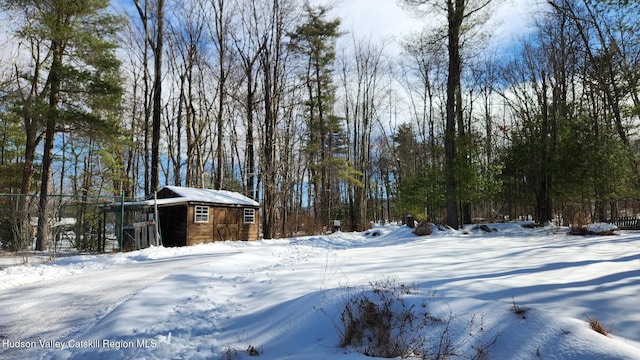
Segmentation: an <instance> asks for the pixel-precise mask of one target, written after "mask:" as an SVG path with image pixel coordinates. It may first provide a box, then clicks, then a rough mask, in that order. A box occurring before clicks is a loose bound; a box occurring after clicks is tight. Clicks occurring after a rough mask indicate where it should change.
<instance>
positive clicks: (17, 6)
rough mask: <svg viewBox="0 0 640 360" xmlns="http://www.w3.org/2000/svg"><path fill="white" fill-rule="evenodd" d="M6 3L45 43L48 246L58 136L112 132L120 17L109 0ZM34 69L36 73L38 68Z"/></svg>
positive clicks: (41, 225) (42, 244) (43, 199)
mask: <svg viewBox="0 0 640 360" xmlns="http://www.w3.org/2000/svg"><path fill="white" fill-rule="evenodd" d="M1 4H2V7H3V8H4V9H6V10H8V11H10V12H11V13H12V14H13V15H15V16H16V18H21V19H22V21H23V24H22V25H21V28H20V29H19V31H18V35H19V36H20V37H22V38H24V39H37V40H38V41H40V42H41V43H42V44H44V45H45V52H46V59H48V60H47V61H46V62H44V63H43V65H44V67H43V69H42V71H40V72H39V75H42V77H41V78H39V79H35V81H39V82H41V84H42V86H41V90H40V93H39V96H38V97H39V98H40V99H45V103H46V106H45V107H38V108H36V109H33V110H37V111H41V114H39V116H41V117H42V118H43V119H44V122H45V124H44V127H45V136H44V151H43V154H42V171H41V184H40V204H39V214H38V238H37V241H36V249H37V250H44V249H45V248H46V239H47V237H48V211H47V209H48V200H47V196H48V195H49V191H50V182H51V172H52V165H53V147H54V143H55V141H56V140H55V139H56V134H57V133H58V132H60V131H61V130H63V129H64V130H65V131H89V132H97V133H101V132H113V131H114V126H113V122H112V120H113V118H110V117H109V116H107V114H112V113H113V110H114V109H115V108H116V106H117V104H118V102H119V99H120V97H121V94H122V88H121V79H120V75H119V71H118V69H119V65H120V62H119V61H118V60H117V58H116V56H115V48H116V47H115V44H114V36H115V33H116V31H117V30H118V28H119V24H121V23H122V22H121V20H120V19H119V18H118V17H116V16H114V15H112V14H110V13H109V12H108V7H109V1H107V0H3V1H2V3H1ZM34 73H35V72H34Z"/></svg>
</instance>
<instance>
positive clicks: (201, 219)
mask: <svg viewBox="0 0 640 360" xmlns="http://www.w3.org/2000/svg"><path fill="white" fill-rule="evenodd" d="M193 222H197V223H208V222H209V207H208V206H198V205H196V207H195V216H194V219H193Z"/></svg>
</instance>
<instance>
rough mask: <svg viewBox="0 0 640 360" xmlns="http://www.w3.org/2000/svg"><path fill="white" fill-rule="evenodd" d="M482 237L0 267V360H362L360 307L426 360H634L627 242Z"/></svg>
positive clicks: (243, 244)
mask: <svg viewBox="0 0 640 360" xmlns="http://www.w3.org/2000/svg"><path fill="white" fill-rule="evenodd" d="M489 226H490V227H491V228H494V229H495V230H494V231H492V232H490V233H486V232H484V231H482V230H479V229H475V230H474V229H473V228H472V227H468V228H467V229H465V230H437V229H433V233H432V234H431V235H430V236H422V237H420V236H416V235H414V234H413V233H412V232H411V230H412V229H410V228H408V227H406V226H401V225H386V226H382V227H374V228H373V229H372V230H370V231H367V232H362V233H357V232H353V233H351V232H344V233H342V232H337V233H334V234H327V235H317V236H306V237H297V238H290V239H277V240H259V241H250V242H247V241H236V242H234V241H226V242H216V243H211V244H203V245H196V246H190V247H181V248H163V247H152V248H148V249H143V250H139V251H133V252H128V253H116V254H103V255H82V256H59V258H58V259H57V260H55V261H51V262H47V263H45V264H37V263H36V258H35V257H34V258H32V259H31V263H30V264H27V265H18V266H2V264H1V263H0V319H2V322H0V358H3V359H16V360H21V359H25V360H26V359H42V360H44V359H56V360H68V359H78V360H80V359H103V360H112V359H113V360H120V359H193V360H196V359H203V360H204V359H232V360H248V359H258V360H277V359H282V360H284V359H296V360H322V359H327V360H328V359H331V360H367V359H372V358H371V357H367V356H365V355H363V351H366V350H367V346H366V344H357V343H354V344H352V346H348V347H344V348H341V347H339V342H340V335H339V334H340V333H344V329H343V327H342V325H341V314H343V311H345V309H346V305H347V304H357V303H358V302H357V301H358V300H359V299H362V298H363V297H366V298H367V299H369V301H370V302H374V303H376V304H378V306H380V307H383V306H385V305H384V304H385V302H386V303H390V304H392V306H391V307H390V308H391V309H393V310H394V313H395V314H400V313H404V314H407V315H408V316H411V317H412V318H413V321H411V322H406V321H404V324H405V326H407V327H404V328H402V329H404V330H405V333H406V334H411V335H412V336H415V337H412V338H406V344H411V345H412V346H414V349H417V350H420V351H427V353H428V354H429V355H431V356H429V357H428V358H436V356H435V353H436V352H437V350H438V344H439V343H440V341H439V340H441V339H445V340H448V341H449V345H450V346H451V349H455V352H456V353H458V354H460V356H457V357H456V356H452V357H447V358H450V359H452V360H458V359H460V360H461V359H470V358H472V356H473V355H474V354H476V353H477V349H478V348H482V349H484V350H486V351H487V352H488V358H489V359H509V360H530V359H546V360H549V359H552V360H553V359H558V360H567V359H580V360H614V359H615V360H622V359H629V360H631V359H636V360H637V359H640V313H639V312H638V300H639V296H640V270H639V267H638V265H639V264H640V233H638V232H632V231H621V232H616V235H611V236H571V235H568V234H567V228H566V227H554V226H547V227H544V228H535V229H531V228H525V227H521V226H520V224H519V223H504V224H490V225H489ZM381 296H385V298H386V299H387V300H384V299H385V298H381ZM388 300H392V301H391V302H387V301H388ZM353 301H356V302H353ZM353 308H354V307H353V306H352V309H353ZM407 310H409V312H407ZM410 314H413V315H410ZM406 318H407V317H404V316H403V317H397V318H396V319H397V320H399V319H406ZM590 319H593V320H596V321H597V322H598V323H600V324H601V325H602V326H603V327H605V328H606V329H608V330H611V331H612V332H611V333H609V334H608V335H606V336H605V335H602V334H600V333H597V332H595V331H594V330H592V329H591V328H590V326H589V323H588V322H589V320H590ZM402 323H403V322H402V321H398V322H397V324H402ZM399 329H400V328H398V331H397V332H395V333H396V334H398V333H399ZM365 330H366V329H365ZM354 333H355V332H354ZM249 349H254V352H253V353H254V354H255V352H258V353H259V354H260V356H258V357H253V356H250V355H249V354H248V351H247V350H249ZM450 351H453V350H450Z"/></svg>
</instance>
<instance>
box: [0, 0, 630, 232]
mask: <svg viewBox="0 0 640 360" xmlns="http://www.w3.org/2000/svg"><path fill="white" fill-rule="evenodd" d="M0 4H2V9H3V12H4V16H3V21H4V22H5V23H6V25H7V27H6V28H7V29H9V30H8V32H7V34H8V36H10V37H9V38H8V39H6V40H5V41H3V42H2V45H1V46H2V50H3V51H2V53H3V55H2V63H0V80H1V81H2V86H1V87H0V172H1V173H2V177H1V178H0V192H4V193H20V194H27V193H38V194H59V193H65V194H74V195H85V196H89V195H100V194H109V195H119V194H120V193H121V192H123V193H124V194H125V196H126V198H128V199H131V198H137V197H141V196H145V195H150V194H152V193H153V192H154V191H155V190H157V189H158V188H159V187H161V186H162V185H164V184H168V185H181V186H194V187H207V188H217V189H229V190H234V191H238V192H241V193H244V194H245V195H247V196H250V197H252V198H255V199H257V200H259V201H260V202H261V203H262V205H263V213H262V219H263V224H262V230H263V233H264V237H265V238H272V237H279V236H288V235H291V234H293V233H297V232H299V231H306V232H317V231H320V230H322V228H323V227H327V226H329V225H330V223H331V222H330V221H331V220H332V219H335V218H337V219H340V220H341V221H342V224H343V228H344V229H353V230H362V229H365V228H367V227H368V226H369V222H370V221H374V220H393V219H401V218H403V217H404V216H406V215H407V214H413V215H414V216H415V217H417V218H429V219H430V220H431V221H436V222H446V223H448V224H450V225H452V226H458V225H459V224H461V223H466V222H470V221H473V220H474V219H475V218H483V219H486V220H493V219H503V218H504V217H505V216H510V218H512V219H513V218H515V217H517V216H525V215H531V216H532V217H533V218H534V219H535V220H536V221H540V222H543V221H547V220H551V219H553V218H555V217H558V216H562V217H564V219H565V221H570V220H571V217H572V216H574V215H576V214H578V213H580V212H583V213H586V214H589V215H591V216H592V217H593V218H594V219H605V218H607V217H608V216H610V215H611V213H612V212H615V211H617V210H618V209H616V208H615V201H614V200H616V199H625V198H633V197H636V196H637V193H638V190H639V189H640V188H639V186H638V185H639V183H638V181H639V179H638V171H637V170H638V169H637V167H638V164H639V162H638V142H637V141H638V138H637V134H636V133H635V130H636V127H637V120H638V112H639V107H638V105H640V96H639V95H638V89H639V87H638V81H639V80H638V79H640V67H639V66H640V64H639V62H638V61H639V60H640V38H639V35H638V34H640V32H639V31H638V27H639V26H640V20H639V19H640V16H638V15H640V7H639V6H638V5H637V4H635V3H624V2H620V3H619V2H614V1H595V0H550V1H549V2H548V4H547V6H546V7H544V9H543V10H541V11H542V12H543V13H540V14H538V15H539V17H538V19H539V20H538V22H537V23H535V26H534V29H532V30H531V31H530V32H528V33H526V34H523V36H521V37H519V40H518V41H517V42H516V43H511V42H510V43H509V44H505V46H504V47H496V48H490V47H489V45H488V44H489V43H490V41H491V37H490V34H491V30H492V29H491V28H490V27H489V25H488V23H487V22H486V19H488V18H489V15H490V14H491V13H492V12H493V11H494V10H495V9H496V7H497V6H499V5H500V4H498V2H496V1H494V2H491V1H489V0H462V1H449V0H441V1H436V0H422V1H420V0H405V1H404V2H403V4H404V5H405V6H406V10H407V11H408V12H412V13H414V14H416V15H419V16H420V17H421V18H423V19H425V24H427V25H425V28H424V30H423V31H422V32H420V33H415V34H413V35H410V36H409V37H407V38H405V39H402V40H401V41H399V46H398V44H397V43H391V42H388V41H384V40H379V41H378V40H373V39H370V38H368V35H367V34H357V33H355V30H354V33H346V32H344V30H343V27H342V26H341V22H340V18H339V17H338V16H336V15H335V14H336V12H332V10H331V9H329V8H325V7H322V6H318V5H315V3H314V5H310V4H308V3H305V2H303V1H301V0H274V1H252V0H174V1H166V0H154V1H145V0H131V1H125V0H123V1H118V2H112V3H110V2H109V1H107V0H56V1H49V0H1V1H0ZM507 45H508V47H506V46H507ZM397 48H399V49H400V52H398V53H394V50H395V49H397ZM46 199H47V197H46V196H43V197H41V198H40V210H39V212H40V216H39V219H40V221H42V222H43V223H42V224H40V227H39V228H42V229H44V228H46V225H45V224H46V215H45V214H46V209H47V206H48V204H47V200H46ZM46 235H47V234H46V230H41V231H40V235H39V237H38V239H39V240H40V239H41V238H42V239H43V240H42V241H44V239H45V238H46Z"/></svg>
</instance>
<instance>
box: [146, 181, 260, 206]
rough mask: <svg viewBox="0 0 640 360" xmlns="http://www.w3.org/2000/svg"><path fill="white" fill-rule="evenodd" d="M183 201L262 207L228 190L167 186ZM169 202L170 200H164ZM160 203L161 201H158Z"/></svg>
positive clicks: (166, 187)
mask: <svg viewBox="0 0 640 360" xmlns="http://www.w3.org/2000/svg"><path fill="white" fill-rule="evenodd" d="M164 188H165V189H168V190H171V192H173V193H174V194H176V195H177V196H178V197H179V199H180V200H182V201H204V202H210V203H214V204H225V205H247V206H260V203H258V202H257V201H255V200H253V199H251V198H249V197H246V196H244V195H242V194H240V193H237V192H233V191H227V190H212V189H197V188H190V187H182V186H165V187H164ZM162 200H169V199H162ZM158 201H160V199H159V200H158Z"/></svg>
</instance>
